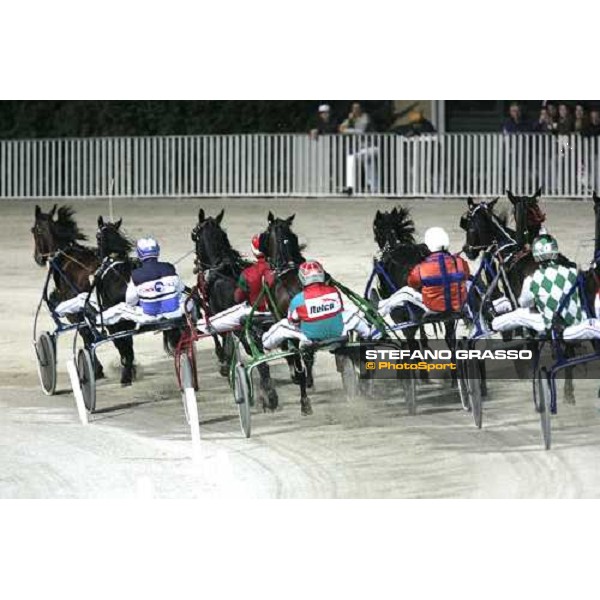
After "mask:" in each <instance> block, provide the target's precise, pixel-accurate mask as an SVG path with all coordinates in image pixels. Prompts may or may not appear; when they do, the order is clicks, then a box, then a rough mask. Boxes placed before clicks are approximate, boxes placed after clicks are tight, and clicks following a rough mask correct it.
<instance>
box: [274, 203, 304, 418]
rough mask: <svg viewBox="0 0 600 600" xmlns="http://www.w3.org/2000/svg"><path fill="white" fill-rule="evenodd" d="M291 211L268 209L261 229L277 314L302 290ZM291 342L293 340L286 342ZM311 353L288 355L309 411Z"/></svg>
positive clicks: (301, 258) (283, 313) (300, 258)
mask: <svg viewBox="0 0 600 600" xmlns="http://www.w3.org/2000/svg"><path fill="white" fill-rule="evenodd" d="M294 217H295V215H291V216H290V217H288V218H287V219H281V218H279V217H275V216H274V215H273V213H272V212H271V211H269V214H268V216H267V221H268V226H267V230H266V232H265V240H266V241H265V246H266V248H265V249H266V255H267V260H268V261H269V263H270V265H271V267H272V268H273V271H274V273H275V287H274V290H273V298H274V301H275V305H276V306H275V307H274V308H275V309H276V311H277V312H278V313H279V316H280V317H282V318H283V317H285V316H286V315H287V312H288V308H289V305H290V302H291V300H292V298H293V297H294V296H295V295H296V294H299V293H300V292H301V291H302V290H303V287H302V284H301V283H300V279H299V278H298V267H299V266H300V265H301V264H302V263H303V262H305V260H306V259H305V258H304V256H303V255H302V250H303V249H304V247H303V246H302V245H300V243H299V242H298V236H297V235H296V234H295V233H294V232H293V231H292V229H291V227H292V223H293V222H294ZM289 343H294V342H291V341H290V342H289ZM313 364H314V354H313V353H312V352H311V351H310V349H309V348H307V349H305V350H304V351H303V356H302V357H301V356H300V355H297V356H295V357H294V358H291V359H288V366H289V368H290V376H291V378H292V381H293V382H294V383H296V384H298V385H299V386H300V405H301V408H302V413H303V414H312V407H311V404H310V399H309V398H308V395H307V392H306V390H307V388H312V387H313V385H314V382H313V372H312V371H313Z"/></svg>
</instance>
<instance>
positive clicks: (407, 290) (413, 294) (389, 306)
mask: <svg viewBox="0 0 600 600" xmlns="http://www.w3.org/2000/svg"><path fill="white" fill-rule="evenodd" d="M407 302H410V303H411V304H414V305H415V306H418V307H419V308H421V309H423V310H424V311H425V312H426V313H429V312H431V311H429V310H428V309H427V307H426V306H425V305H424V304H423V298H422V296H421V292H418V291H417V290H414V289H413V288H411V287H409V286H404V287H403V288H400V289H399V290H398V291H397V292H394V293H393V294H392V295H391V296H390V297H389V298H387V299H385V300H382V301H381V302H380V303H379V306H378V307H377V310H378V311H379V313H380V314H381V315H382V316H384V317H385V316H387V315H389V314H390V313H391V312H392V310H393V309H394V308H396V307H398V306H403V305H404V304H406V303H407Z"/></svg>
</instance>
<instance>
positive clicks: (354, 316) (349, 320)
mask: <svg viewBox="0 0 600 600" xmlns="http://www.w3.org/2000/svg"><path fill="white" fill-rule="evenodd" d="M342 319H343V320H344V331H343V335H348V334H349V333H350V332H351V331H356V333H357V334H358V336H359V337H360V338H362V339H367V338H369V337H371V334H372V329H371V325H370V324H369V322H368V321H367V320H366V319H365V318H364V317H363V316H362V315H361V314H360V312H359V311H358V308H356V307H354V308H349V309H347V310H345V311H344V312H343V313H342Z"/></svg>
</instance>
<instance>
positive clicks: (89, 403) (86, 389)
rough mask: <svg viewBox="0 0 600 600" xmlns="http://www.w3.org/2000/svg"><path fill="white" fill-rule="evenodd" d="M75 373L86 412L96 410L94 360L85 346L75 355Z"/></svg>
mask: <svg viewBox="0 0 600 600" xmlns="http://www.w3.org/2000/svg"><path fill="white" fill-rule="evenodd" d="M77 373H78V375H79V385H80V386H81V392H82V394H83V403H84V404H85V407H86V409H87V410H88V412H90V413H93V412H94V411H95V410H96V376H95V371H94V360H93V359H92V355H91V352H90V351H89V350H88V349H87V348H82V349H81V350H79V354H78V355H77Z"/></svg>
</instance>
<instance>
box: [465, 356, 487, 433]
mask: <svg viewBox="0 0 600 600" xmlns="http://www.w3.org/2000/svg"><path fill="white" fill-rule="evenodd" d="M466 370H467V385H468V390H469V404H470V406H471V411H472V413H473V421H474V423H475V426H476V427H478V428H479V429H481V424H482V420H483V412H482V407H481V369H480V366H479V362H478V361H477V360H469V361H468V362H467V366H466Z"/></svg>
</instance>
